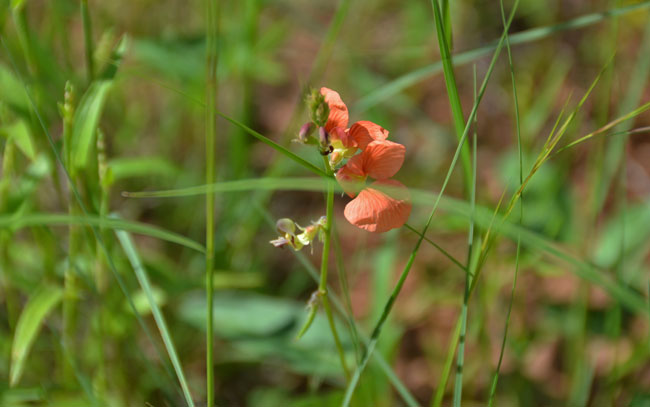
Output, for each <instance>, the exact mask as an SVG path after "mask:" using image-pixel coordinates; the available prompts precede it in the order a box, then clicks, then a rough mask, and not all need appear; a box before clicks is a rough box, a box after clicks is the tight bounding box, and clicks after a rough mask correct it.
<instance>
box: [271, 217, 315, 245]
mask: <svg viewBox="0 0 650 407" xmlns="http://www.w3.org/2000/svg"><path fill="white" fill-rule="evenodd" d="M325 223H326V218H325V216H322V217H321V218H320V219H319V220H318V221H317V222H312V223H311V225H309V226H307V227H305V228H303V227H302V226H300V225H298V224H297V223H295V222H294V221H293V220H291V219H289V218H282V219H279V220H278V221H277V223H276V224H275V227H276V229H277V230H278V233H280V237H278V238H277V239H275V240H271V242H270V243H271V244H272V245H273V246H275V247H284V246H289V247H291V248H292V249H293V250H295V251H298V250H300V249H302V248H303V247H304V246H308V245H309V244H310V243H311V242H313V241H314V239H316V237H317V236H318V238H319V239H320V240H323V239H322V237H321V235H322V233H323V228H324V227H325ZM297 229H298V230H300V231H301V233H296V231H297Z"/></svg>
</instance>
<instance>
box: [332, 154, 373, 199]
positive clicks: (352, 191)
mask: <svg viewBox="0 0 650 407" xmlns="http://www.w3.org/2000/svg"><path fill="white" fill-rule="evenodd" d="M362 161H363V158H362V157H361V156H360V155H355V156H354V157H352V158H350V159H349V160H348V162H347V164H345V165H344V166H343V167H342V168H341V169H340V170H338V171H337V172H336V180H337V181H338V182H339V184H340V185H341V188H343V190H344V191H345V193H346V194H348V195H349V196H350V197H351V198H354V197H355V196H357V193H358V192H359V191H360V190H361V189H363V186H364V183H365V181H366V174H364V172H363V167H362Z"/></svg>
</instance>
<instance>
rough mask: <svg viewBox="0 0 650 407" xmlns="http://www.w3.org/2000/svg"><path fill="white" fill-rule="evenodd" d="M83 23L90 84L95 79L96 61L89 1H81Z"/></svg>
mask: <svg viewBox="0 0 650 407" xmlns="http://www.w3.org/2000/svg"><path fill="white" fill-rule="evenodd" d="M81 22H82V25H83V30H84V50H85V52H86V71H87V72H88V82H89V83H90V82H92V81H93V79H94V78H95V61H94V59H93V30H92V22H91V21H90V12H89V11H88V0H81Z"/></svg>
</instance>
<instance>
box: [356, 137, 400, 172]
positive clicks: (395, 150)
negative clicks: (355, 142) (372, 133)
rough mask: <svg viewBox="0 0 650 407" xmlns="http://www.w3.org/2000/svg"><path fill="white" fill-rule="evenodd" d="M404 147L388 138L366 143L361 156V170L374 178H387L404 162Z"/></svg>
mask: <svg viewBox="0 0 650 407" xmlns="http://www.w3.org/2000/svg"><path fill="white" fill-rule="evenodd" d="M405 153H406V148H405V147H404V146H403V145H401V144H398V143H393V142H392V141H388V140H377V141H373V142H372V143H370V144H368V146H367V147H366V149H365V150H363V153H361V157H363V172H364V173H365V174H367V175H369V176H370V177H372V178H374V179H388V178H390V177H392V176H393V175H395V174H396V173H397V171H398V170H399V169H400V168H401V167H402V164H403V163H404V154H405Z"/></svg>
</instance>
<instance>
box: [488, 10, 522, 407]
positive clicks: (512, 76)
mask: <svg viewBox="0 0 650 407" xmlns="http://www.w3.org/2000/svg"><path fill="white" fill-rule="evenodd" d="M500 3H501V19H502V21H503V23H504V24H505V18H506V15H505V10H504V8H503V0H501V1H500ZM506 50H507V51H508V65H509V67H510V79H511V82H512V98H513V102H514V105H515V106H514V107H515V130H516V133H517V152H518V155H519V186H520V187H521V185H523V183H524V164H523V150H522V142H521V124H520V118H519V98H518V96H517V82H516V80H515V70H514V64H513V62H512V51H511V49H510V40H509V38H508V37H506ZM523 220H524V195H523V191H522V193H521V197H520V199H519V226H520V227H521V226H522V224H523ZM520 253H521V233H518V234H517V254H516V255H515V272H514V276H513V278H512V289H511V291H510V301H509V303H508V313H507V314H506V322H505V327H504V328H503V339H502V341H501V349H500V350H499V361H498V362H497V367H496V370H495V372H494V377H493V378H492V385H491V387H490V396H489V398H488V407H492V405H493V403H494V397H495V395H496V391H497V383H498V381H499V373H500V371H501V364H502V362H503V355H504V353H505V348H506V341H507V338H508V328H509V326H510V315H511V314H512V305H513V303H514V299H515V289H516V287H517V277H518V275H519V255H520Z"/></svg>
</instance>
